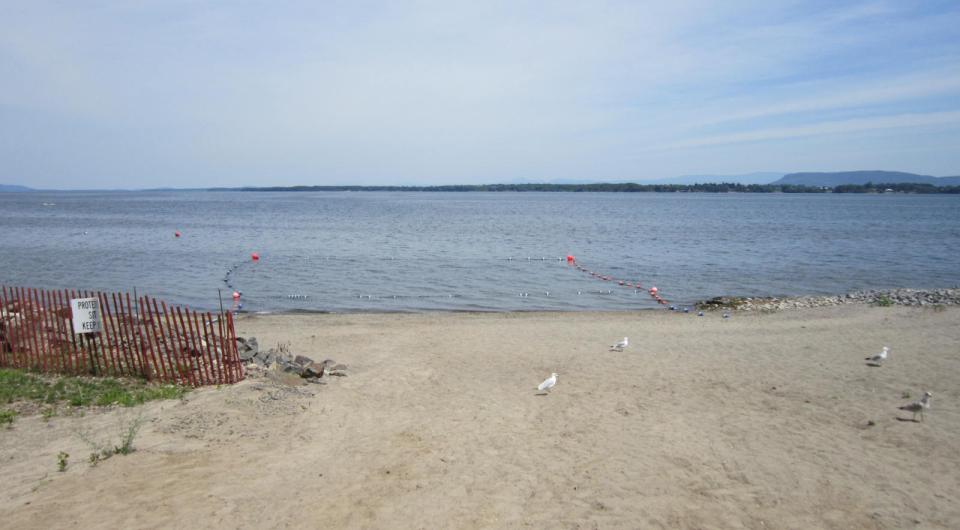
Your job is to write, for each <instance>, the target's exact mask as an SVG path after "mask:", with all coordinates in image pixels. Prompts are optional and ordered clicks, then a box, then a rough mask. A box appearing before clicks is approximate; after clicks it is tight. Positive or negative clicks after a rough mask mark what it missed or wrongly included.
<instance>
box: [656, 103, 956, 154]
mask: <svg viewBox="0 0 960 530" xmlns="http://www.w3.org/2000/svg"><path fill="white" fill-rule="evenodd" d="M943 124H957V125H960V111H946V112H931V113H904V114H897V115H892V116H879V117H872V118H855V119H849V120H837V121H826V122H820V123H814V124H811V125H801V126H797V127H771V128H765V129H759V130H751V131H744V132H738V133H731V134H720V135H715V136H706V137H701V138H694V139H691V140H685V141H681V142H676V143H672V144H666V145H662V146H656V147H651V148H650V149H646V150H644V151H648V150H649V151H665V150H679V149H694V148H698V147H713V146H719V145H731V144H741V143H750V142H762V141H769V140H783V139H789V138H803V137H808V136H826V135H835V134H846V133H857V132H863V131H875V130H883V129H895V128H904V127H924V126H931V125H943Z"/></svg>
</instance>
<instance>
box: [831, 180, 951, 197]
mask: <svg viewBox="0 0 960 530" xmlns="http://www.w3.org/2000/svg"><path fill="white" fill-rule="evenodd" d="M887 190H890V191H892V192H896V193H950V194H957V193H960V186H934V185H933V184H921V183H915V182H902V183H886V184H883V183H881V184H874V183H872V182H867V183H866V184H863V185H862V186H861V185H855V184H844V185H842V186H837V187H835V188H833V192H834V193H883V192H886V191H887Z"/></svg>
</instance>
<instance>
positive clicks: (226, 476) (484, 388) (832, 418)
mask: <svg viewBox="0 0 960 530" xmlns="http://www.w3.org/2000/svg"><path fill="white" fill-rule="evenodd" d="M237 332H238V334H239V335H242V336H256V337H257V338H258V340H259V342H260V345H261V347H262V348H267V347H275V346H277V345H278V344H289V347H290V350H291V351H292V352H294V353H299V354H304V355H307V356H310V357H312V358H314V359H317V360H320V359H326V358H332V359H335V360H336V361H337V362H339V363H345V364H346V365H348V370H347V373H348V375H347V376H346V377H328V378H325V379H327V381H326V384H325V385H317V384H310V385H299V384H297V383H299V381H283V380H279V379H276V378H264V377H253V378H250V379H248V380H246V381H244V382H242V383H240V384H237V385H234V386H231V387H221V388H206V389H202V390H197V391H193V392H190V393H189V394H188V395H187V397H186V398H185V399H183V400H179V401H163V402H152V403H149V404H147V405H144V406H142V407H139V408H137V409H107V410H99V411H96V410H95V411H90V412H87V413H86V414H85V415H84V416H82V417H80V416H55V417H52V418H50V419H45V418H43V417H41V416H39V415H38V416H32V417H19V418H18V419H17V420H16V421H15V422H14V424H13V426H12V427H11V428H10V429H2V430H0V471H2V473H0V474H2V477H3V479H2V484H3V485H2V486H0V512H2V513H3V517H2V519H0V521H2V522H0V526H2V527H4V528H67V527H69V528H426V529H433V528H548V527H549V528H731V529H733V528H756V529H763V528H791V529H794V528H795V529H810V528H837V529H841V528H842V529H849V528H890V529H893V528H958V527H960V410H958V407H957V406H956V403H957V401H958V399H960V387H958V386H957V381H958V375H960V308H956V307H947V308H942V307H940V308H930V307H927V308H905V307H871V306H865V305H848V306H838V307H825V308H814V309H801V310H788V311H780V312H775V313H770V314H745V313H739V312H738V313H734V314H733V316H732V317H731V318H729V319H724V318H722V317H721V314H720V313H719V312H710V313H708V314H707V315H706V316H704V317H697V316H695V315H694V314H678V313H671V312H666V311H646V312H636V313H495V314H457V313H434V314H353V315H276V316H244V317H242V318H241V319H240V320H239V321H238V323H237ZM624 336H628V337H629V338H630V346H629V347H628V348H626V349H625V351H623V352H615V351H608V350H609V345H611V344H614V343H615V342H616V341H618V340H620V339H622V338H623V337H624ZM883 346H889V347H890V358H889V360H888V361H887V362H886V363H885V365H884V366H882V367H871V366H867V365H866V363H865V361H864V358H865V357H866V356H868V355H870V354H873V353H876V352H878V351H880V348H881V347H883ZM551 372H556V373H558V374H559V381H558V383H557V386H556V387H555V388H554V389H553V390H552V392H550V393H549V395H537V392H536V389H535V387H536V386H537V384H538V383H540V382H541V381H542V380H543V379H545V378H546V377H547V376H549V375H550V373H551ZM288 383H291V384H288ZM924 391H931V392H932V393H933V401H932V408H931V409H930V410H929V411H927V412H926V414H925V416H926V418H925V421H923V422H919V421H917V422H913V421H905V420H910V419H911V414H910V413H909V412H902V411H899V410H898V409H897V407H898V406H899V405H903V404H905V403H907V402H910V401H913V400H916V399H918V398H919V397H920V396H921V395H922V393H923V392H924ZM137 414H142V416H143V418H144V419H145V421H146V423H145V425H144V427H143V428H142V430H141V432H140V435H139V436H138V437H137V439H136V444H135V445H136V447H137V451H136V452H135V453H133V454H130V455H126V456H116V457H114V458H111V459H109V460H107V461H105V462H102V463H100V464H99V465H97V466H95V467H94V466H90V465H89V464H88V463H87V462H86V455H87V454H88V453H89V448H88V447H87V445H86V444H85V442H84V441H82V440H81V439H80V437H79V436H78V435H77V433H78V432H93V433H97V434H98V435H102V436H104V437H109V436H113V435H114V433H115V432H116V430H117V426H118V424H120V423H122V422H124V421H126V422H129V421H131V420H130V418H132V417H134V416H136V415H137ZM61 451H64V452H67V453H69V454H70V455H71V459H70V465H69V467H68V469H67V470H66V471H65V472H62V473H60V472H57V470H56V461H57V454H58V453H59V452H61Z"/></svg>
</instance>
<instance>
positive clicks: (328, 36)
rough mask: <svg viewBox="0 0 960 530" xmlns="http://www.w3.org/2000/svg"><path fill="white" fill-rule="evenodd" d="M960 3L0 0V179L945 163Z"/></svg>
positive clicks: (948, 165) (653, 174) (266, 180)
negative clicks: (102, 0)
mask: <svg viewBox="0 0 960 530" xmlns="http://www.w3.org/2000/svg"><path fill="white" fill-rule="evenodd" d="M958 28H960V2H957V1H956V0H951V1H943V2H938V1H932V0H930V1H917V2H910V1H905V0H896V1H889V2H883V1H879V2H835V1H829V2H815V1H807V0H804V1H797V2H778V1H750V2H741V1H732V0H724V1H720V2H718V1H715V0H710V1H687V2H684V1H679V2H639V1H628V2H616V1H611V2H585V1H582V0H578V1H571V2H562V1H558V2H555V1H550V2H547V1H543V2H523V1H517V0H511V1H507V2H496V1H483V2H471V3H459V2H454V1H450V0H443V1H435V2H433V1H423V2H377V1H371V2H367V1H343V2H322V1H304V2H280V1H263V2H255V1H234V2H212V1H203V0H179V1H178V0H162V1H161V0H157V1H151V0H145V1H135V0H116V1H111V2H94V1H62V2H47V1H41V0H25V1H11V0H0V183H19V184H26V185H30V186H35V187H84V188H90V187H159V186H176V187H184V186H219V185H244V184H257V185H271V184H419V183H424V184H440V183H492V182H508V181H515V180H521V179H523V180H535V181H542V180H553V179H585V180H593V179H596V180H601V179H637V180H642V179H645V178H663V177H671V176H676V175H682V174H703V173H724V174H729V173H745V172H753V171H794V170H810V171H817V170H850V169H892V170H903V171H913V172H919V173H926V174H933V175H941V176H942V175H956V174H960V29H958Z"/></svg>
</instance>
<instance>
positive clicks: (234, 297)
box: [233, 291, 240, 300]
mask: <svg viewBox="0 0 960 530" xmlns="http://www.w3.org/2000/svg"><path fill="white" fill-rule="evenodd" d="M233 299H234V300H239V299H240V293H238V292H236V291H234V292H233Z"/></svg>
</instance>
